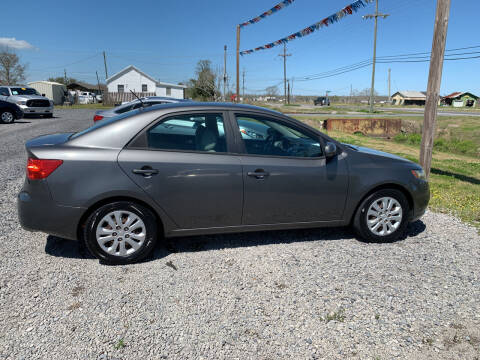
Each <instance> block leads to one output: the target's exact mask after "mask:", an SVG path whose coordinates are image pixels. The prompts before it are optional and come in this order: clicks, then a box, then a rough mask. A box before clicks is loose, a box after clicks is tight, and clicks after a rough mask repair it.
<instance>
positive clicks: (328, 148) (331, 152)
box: [325, 142, 337, 158]
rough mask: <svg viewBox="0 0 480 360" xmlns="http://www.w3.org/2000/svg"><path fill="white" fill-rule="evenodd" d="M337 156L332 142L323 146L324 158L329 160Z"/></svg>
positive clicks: (335, 147)
mask: <svg viewBox="0 0 480 360" xmlns="http://www.w3.org/2000/svg"><path fill="white" fill-rule="evenodd" d="M336 154H337V146H336V145H335V144H334V143H333V142H327V143H326V145H325V156H326V157H327V158H331V157H333V156H335V155H336Z"/></svg>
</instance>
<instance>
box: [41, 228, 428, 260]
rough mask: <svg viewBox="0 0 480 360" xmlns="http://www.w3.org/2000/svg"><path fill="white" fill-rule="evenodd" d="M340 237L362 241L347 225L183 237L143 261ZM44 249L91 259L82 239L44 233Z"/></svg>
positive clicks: (169, 241)
mask: <svg viewBox="0 0 480 360" xmlns="http://www.w3.org/2000/svg"><path fill="white" fill-rule="evenodd" d="M425 228H426V226H425V224H424V223H423V221H421V220H417V221H415V222H413V223H410V224H409V225H408V227H407V230H406V231H405V234H404V235H403V236H402V237H401V238H400V239H398V240H396V242H399V241H403V240H405V239H407V238H409V237H415V236H417V235H419V234H421V233H422V232H424V231H425ZM344 239H357V240H359V241H362V240H360V239H358V238H357V237H356V235H355V234H354V233H353V231H352V230H351V229H350V228H349V227H334V228H321V229H319V228H316V229H301V230H276V231H261V232H246V233H235V234H220V235H200V236H185V237H178V238H172V239H167V240H165V241H164V242H162V243H161V244H160V245H159V246H157V247H156V249H155V251H154V252H153V254H152V256H150V257H148V258H147V259H145V260H144V261H143V262H148V261H152V260H159V259H162V258H165V257H167V256H168V255H170V254H172V253H182V252H198V251H210V250H220V249H225V248H230V249H232V248H239V247H250V246H262V245H275V244H291V243H299V242H307V241H335V240H344ZM386 245H388V244H386ZM45 252H46V253H47V254H49V255H51V256H57V257H64V258H75V259H94V257H93V256H92V255H91V254H90V253H89V252H88V250H87V249H86V247H85V245H84V244H83V242H81V241H72V240H66V239H62V238H59V237H57V236H53V235H48V237H47V242H46V244H45Z"/></svg>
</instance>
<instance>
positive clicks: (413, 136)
mask: <svg viewBox="0 0 480 360" xmlns="http://www.w3.org/2000/svg"><path fill="white" fill-rule="evenodd" d="M393 140H394V141H395V142H398V143H406V144H410V145H420V143H421V142H422V134H417V133H410V134H404V133H402V134H398V135H395V137H394V138H393Z"/></svg>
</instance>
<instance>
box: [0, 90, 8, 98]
mask: <svg viewBox="0 0 480 360" xmlns="http://www.w3.org/2000/svg"><path fill="white" fill-rule="evenodd" d="M0 95H2V96H8V95H10V94H9V93H8V89H7V88H0Z"/></svg>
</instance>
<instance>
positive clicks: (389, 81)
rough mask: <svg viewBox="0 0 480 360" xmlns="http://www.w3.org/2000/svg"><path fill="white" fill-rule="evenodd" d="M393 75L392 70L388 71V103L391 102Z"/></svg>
mask: <svg viewBox="0 0 480 360" xmlns="http://www.w3.org/2000/svg"><path fill="white" fill-rule="evenodd" d="M391 74H392V69H388V101H389V102H390V96H391V94H392V93H391V91H390V89H391V84H392V83H391Z"/></svg>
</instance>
